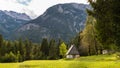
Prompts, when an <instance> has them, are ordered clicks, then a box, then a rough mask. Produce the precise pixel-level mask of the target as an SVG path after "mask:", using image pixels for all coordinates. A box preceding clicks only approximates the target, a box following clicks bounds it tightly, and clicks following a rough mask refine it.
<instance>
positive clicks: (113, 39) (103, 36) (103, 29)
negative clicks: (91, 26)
mask: <svg viewBox="0 0 120 68" xmlns="http://www.w3.org/2000/svg"><path fill="white" fill-rule="evenodd" d="M89 2H90V5H91V6H92V8H93V10H88V14H89V15H92V16H93V17H94V18H95V19H96V24H95V29H96V31H97V33H96V36H97V39H98V41H99V42H100V43H102V44H103V45H110V44H115V45H117V46H119V45H120V41H119V39H120V13H119V11H120V9H119V7H120V5H119V4H120V0H89Z"/></svg>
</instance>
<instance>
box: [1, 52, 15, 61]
mask: <svg viewBox="0 0 120 68" xmlns="http://www.w3.org/2000/svg"><path fill="white" fill-rule="evenodd" d="M16 59H17V57H16V55H15V54H14V53H12V52H10V53H8V54H7V53H6V54H5V56H3V57H2V59H1V62H16Z"/></svg>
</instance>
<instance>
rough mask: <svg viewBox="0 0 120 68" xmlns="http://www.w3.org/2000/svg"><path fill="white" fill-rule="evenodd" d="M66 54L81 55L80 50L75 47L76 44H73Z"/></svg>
mask: <svg viewBox="0 0 120 68" xmlns="http://www.w3.org/2000/svg"><path fill="white" fill-rule="evenodd" d="M66 55H79V52H78V50H77V48H76V47H75V45H71V47H70V48H69V50H68V51H67V53H66Z"/></svg>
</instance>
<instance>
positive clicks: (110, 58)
mask: <svg viewBox="0 0 120 68" xmlns="http://www.w3.org/2000/svg"><path fill="white" fill-rule="evenodd" d="M119 67H120V61H119V60H117V59H116V57H115V55H100V56H88V57H81V58H78V59H74V60H30V61H25V62H22V63H0V68H119Z"/></svg>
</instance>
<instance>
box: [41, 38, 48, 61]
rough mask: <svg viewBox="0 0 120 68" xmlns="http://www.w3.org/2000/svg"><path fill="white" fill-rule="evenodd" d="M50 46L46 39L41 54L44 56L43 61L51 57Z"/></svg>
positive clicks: (43, 41)
mask: <svg viewBox="0 0 120 68" xmlns="http://www.w3.org/2000/svg"><path fill="white" fill-rule="evenodd" d="M48 45H49V44H48V40H47V39H46V38H44V39H43V40H42V43H41V52H42V55H43V59H47V57H48V55H49V46H48Z"/></svg>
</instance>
